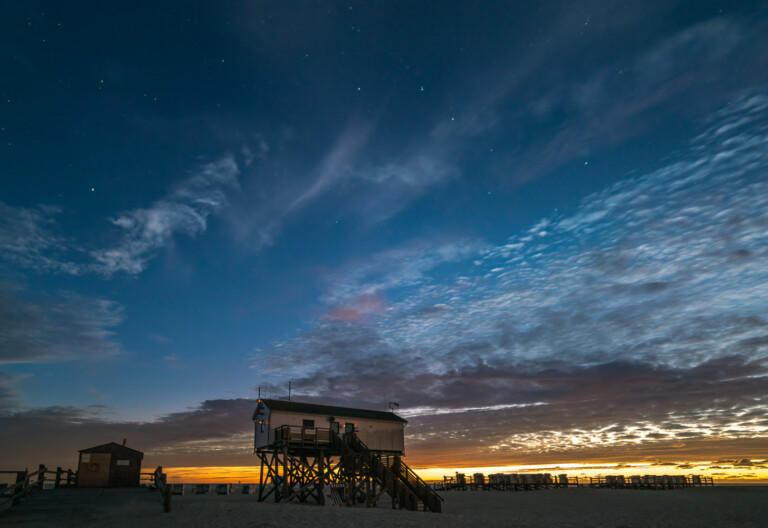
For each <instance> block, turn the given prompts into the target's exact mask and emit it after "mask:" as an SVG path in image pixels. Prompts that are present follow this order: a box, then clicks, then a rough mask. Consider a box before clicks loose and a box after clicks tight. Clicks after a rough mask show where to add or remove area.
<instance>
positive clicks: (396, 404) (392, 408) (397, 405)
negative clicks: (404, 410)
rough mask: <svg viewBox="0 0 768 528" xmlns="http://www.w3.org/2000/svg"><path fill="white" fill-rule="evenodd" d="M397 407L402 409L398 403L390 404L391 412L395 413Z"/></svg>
mask: <svg viewBox="0 0 768 528" xmlns="http://www.w3.org/2000/svg"><path fill="white" fill-rule="evenodd" d="M395 407H400V404H399V403H397V402H389V410H390V411H392V412H395Z"/></svg>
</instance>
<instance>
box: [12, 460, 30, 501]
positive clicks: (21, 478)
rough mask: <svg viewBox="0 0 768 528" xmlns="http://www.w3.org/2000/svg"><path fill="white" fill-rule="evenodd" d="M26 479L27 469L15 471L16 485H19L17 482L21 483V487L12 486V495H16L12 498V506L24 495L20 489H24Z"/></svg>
mask: <svg viewBox="0 0 768 528" xmlns="http://www.w3.org/2000/svg"><path fill="white" fill-rule="evenodd" d="M26 481H27V470H26V469H25V470H24V471H17V472H16V486H18V485H19V483H22V486H21V489H19V488H16V487H14V490H15V491H14V495H16V498H14V499H13V506H16V505H17V504H18V503H20V502H21V499H22V497H24V496H26V494H25V493H22V491H26V486H27V485H26Z"/></svg>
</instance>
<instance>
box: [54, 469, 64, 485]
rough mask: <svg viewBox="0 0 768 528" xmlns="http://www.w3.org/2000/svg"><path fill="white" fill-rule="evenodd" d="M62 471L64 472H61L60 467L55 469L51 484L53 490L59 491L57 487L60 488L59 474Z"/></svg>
mask: <svg viewBox="0 0 768 528" xmlns="http://www.w3.org/2000/svg"><path fill="white" fill-rule="evenodd" d="M63 471H64V470H63V469H61V466H58V467H57V468H56V480H55V481H54V484H53V488H54V489H59V487H60V486H61V473H62V472H63Z"/></svg>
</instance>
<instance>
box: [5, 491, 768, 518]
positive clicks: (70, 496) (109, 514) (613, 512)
mask: <svg viewBox="0 0 768 528" xmlns="http://www.w3.org/2000/svg"><path fill="white" fill-rule="evenodd" d="M56 494H58V495H56ZM442 495H443V497H444V498H445V503H444V505H443V513H440V514H436V513H425V512H410V511H404V510H392V509H391V508H389V507H387V505H386V504H383V503H380V505H379V507H378V508H371V509H367V508H365V507H354V508H345V507H332V506H326V507H321V506H316V505H303V504H298V503H291V504H275V503H272V502H264V503H258V502H256V498H255V496H253V495H226V496H216V495H183V496H174V497H173V511H171V512H170V513H163V511H162V507H161V504H160V497H159V494H158V493H157V492H152V491H149V490H146V489H134V490H125V489H123V490H121V489H104V490H59V491H57V492H43V493H40V494H38V495H36V496H32V497H30V498H29V499H28V500H27V501H25V502H24V503H23V504H22V505H20V506H18V507H16V508H14V509H12V510H9V511H7V512H5V513H0V524H2V525H3V526H25V527H33V528H34V527H43V526H47V527H50V526H62V527H68V526H72V527H74V526H79V527H90V526H92V527H96V526H99V527H104V526H110V527H117V528H130V527H137V528H138V527H145V526H150V525H152V524H157V525H159V526H168V527H184V528H191V527H201V528H202V527H219V526H220V527H233V528H238V527H243V528H246V527H247V528H264V527H287V526H318V527H329V528H330V527H339V526H366V527H368V528H375V527H385V526H386V527H392V526H413V527H417V526H424V527H430V526H434V527H463V528H466V527H468V526H509V527H538V526H541V527H565V526H584V527H611V528H616V527H664V526H670V527H672V526H675V527H682V526H709V527H723V526H733V527H765V526H768V487H766V486H718V487H714V488H692V489H677V490H665V491H650V490H609V489H590V488H571V489H550V490H539V491H533V492H495V491H477V492H457V491H454V492H445V493H443V494H442ZM54 496H55V497H54ZM53 498H56V500H53Z"/></svg>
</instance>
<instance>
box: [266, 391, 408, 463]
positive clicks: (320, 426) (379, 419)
mask: <svg viewBox="0 0 768 528" xmlns="http://www.w3.org/2000/svg"><path fill="white" fill-rule="evenodd" d="M253 421H254V425H255V427H256V434H255V436H254V439H255V441H254V450H258V449H268V448H270V447H272V446H273V445H274V444H275V443H276V441H277V442H279V441H280V440H282V437H283V436H284V435H286V434H289V435H293V436H294V437H295V436H296V435H300V436H301V437H302V438H317V437H318V436H319V435H322V434H323V432H325V433H326V434H327V433H328V431H331V432H333V433H336V434H340V433H345V432H352V431H354V432H355V433H356V435H357V437H358V438H359V439H360V440H361V441H362V442H364V443H365V445H366V446H367V447H368V449H370V450H371V451H375V452H378V453H382V454H389V455H402V454H403V453H404V452H405V431H404V429H405V425H406V424H407V423H408V422H407V421H406V420H404V419H403V418H400V417H399V416H397V415H396V414H395V413H392V412H387V411H371V410H368V409H353V408H351V407H334V406H330V405H317V404H313V403H300V402H292V401H284V400H267V399H260V400H259V403H258V406H257V407H256V410H255V411H254V413H253Z"/></svg>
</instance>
